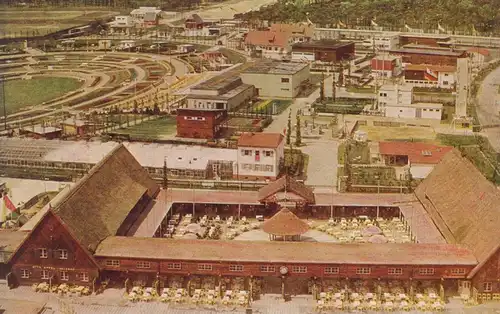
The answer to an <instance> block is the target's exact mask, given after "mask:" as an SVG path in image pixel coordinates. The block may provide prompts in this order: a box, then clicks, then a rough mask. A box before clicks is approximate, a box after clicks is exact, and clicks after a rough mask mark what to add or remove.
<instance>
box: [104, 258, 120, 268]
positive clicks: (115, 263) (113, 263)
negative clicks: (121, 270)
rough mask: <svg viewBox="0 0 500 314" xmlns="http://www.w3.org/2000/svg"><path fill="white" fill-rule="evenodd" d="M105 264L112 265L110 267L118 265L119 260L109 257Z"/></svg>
mask: <svg viewBox="0 0 500 314" xmlns="http://www.w3.org/2000/svg"><path fill="white" fill-rule="evenodd" d="M106 266H112V267H119V266H120V261H119V260H115V259H111V260H107V261H106Z"/></svg>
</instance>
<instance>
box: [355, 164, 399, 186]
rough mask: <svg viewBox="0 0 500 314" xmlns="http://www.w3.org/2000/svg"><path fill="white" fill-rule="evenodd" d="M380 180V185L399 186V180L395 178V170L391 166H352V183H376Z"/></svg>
mask: <svg viewBox="0 0 500 314" xmlns="http://www.w3.org/2000/svg"><path fill="white" fill-rule="evenodd" d="M378 180H380V185H381V186H399V185H401V181H399V180H396V170H395V169H394V168H392V167H370V168H366V167H353V168H352V184H353V185H358V184H359V185H377V184H378Z"/></svg>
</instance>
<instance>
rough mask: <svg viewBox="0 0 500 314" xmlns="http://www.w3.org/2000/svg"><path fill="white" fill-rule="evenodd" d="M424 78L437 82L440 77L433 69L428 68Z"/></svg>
mask: <svg viewBox="0 0 500 314" xmlns="http://www.w3.org/2000/svg"><path fill="white" fill-rule="evenodd" d="M424 77H425V79H426V80H427V81H434V82H435V81H437V80H438V75H437V73H435V72H434V71H432V70H431V69H429V68H427V69H426V70H425V73H424Z"/></svg>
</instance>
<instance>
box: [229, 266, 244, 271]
mask: <svg viewBox="0 0 500 314" xmlns="http://www.w3.org/2000/svg"><path fill="white" fill-rule="evenodd" d="M229 271H243V265H229Z"/></svg>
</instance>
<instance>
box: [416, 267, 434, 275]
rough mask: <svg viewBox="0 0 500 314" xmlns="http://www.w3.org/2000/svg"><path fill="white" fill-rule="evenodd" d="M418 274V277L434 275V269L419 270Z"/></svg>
mask: <svg viewBox="0 0 500 314" xmlns="http://www.w3.org/2000/svg"><path fill="white" fill-rule="evenodd" d="M418 273H419V274H420V275H434V268H420V269H419V270H418Z"/></svg>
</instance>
